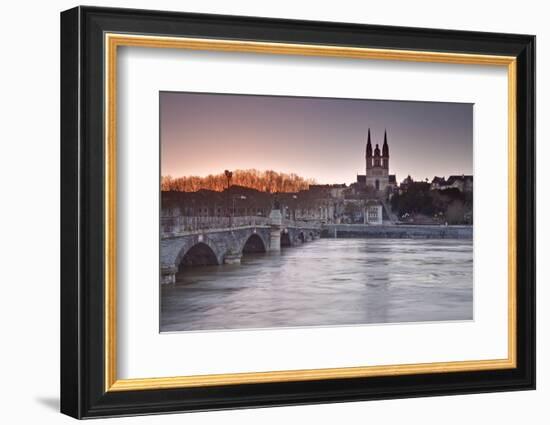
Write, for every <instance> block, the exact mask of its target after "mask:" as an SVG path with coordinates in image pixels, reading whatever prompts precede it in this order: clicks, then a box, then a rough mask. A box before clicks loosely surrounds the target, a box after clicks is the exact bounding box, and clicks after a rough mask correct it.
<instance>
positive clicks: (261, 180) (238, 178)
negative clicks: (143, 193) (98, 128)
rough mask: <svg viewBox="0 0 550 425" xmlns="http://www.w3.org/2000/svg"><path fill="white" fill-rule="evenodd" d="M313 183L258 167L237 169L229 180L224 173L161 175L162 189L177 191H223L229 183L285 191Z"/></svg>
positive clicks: (296, 189)
mask: <svg viewBox="0 0 550 425" xmlns="http://www.w3.org/2000/svg"><path fill="white" fill-rule="evenodd" d="M311 184H315V180H314V179H305V178H303V177H300V176H298V175H297V174H294V173H291V174H287V173H278V172H276V171H273V170H266V171H259V170H256V169H249V170H235V171H233V174H232V176H231V178H230V179H229V180H228V178H227V176H226V175H225V174H224V173H219V174H209V175H208V176H205V177H200V176H184V177H175V178H174V177H172V176H162V177H161V190H163V191H177V192H196V191H198V190H201V189H207V190H215V191H218V192H221V191H222V190H224V189H226V188H227V187H228V185H237V186H244V187H248V188H251V189H256V190H259V191H262V192H270V193H276V192H279V193H283V192H298V191H300V190H307V189H308V188H309V185H311Z"/></svg>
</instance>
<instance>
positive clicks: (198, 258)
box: [174, 239, 221, 269]
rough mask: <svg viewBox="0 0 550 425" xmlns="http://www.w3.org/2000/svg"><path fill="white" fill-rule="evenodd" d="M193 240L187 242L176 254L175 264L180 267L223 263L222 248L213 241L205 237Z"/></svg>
mask: <svg viewBox="0 0 550 425" xmlns="http://www.w3.org/2000/svg"><path fill="white" fill-rule="evenodd" d="M193 242H194V243H193ZM193 242H191V243H188V244H185V245H184V246H183V247H182V248H181V249H180V251H179V253H178V255H177V256H176V261H175V264H174V265H175V266H176V267H177V268H178V269H179V268H181V267H183V266H206V265H219V264H221V262H220V257H221V255H220V250H219V249H218V247H217V246H216V245H215V244H214V243H213V242H212V241H210V240H208V239H203V240H200V241H193Z"/></svg>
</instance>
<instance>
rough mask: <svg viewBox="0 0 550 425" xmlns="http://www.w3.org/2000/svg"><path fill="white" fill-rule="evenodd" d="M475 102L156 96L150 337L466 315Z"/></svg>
mask: <svg viewBox="0 0 550 425" xmlns="http://www.w3.org/2000/svg"><path fill="white" fill-rule="evenodd" d="M474 107H475V105H474V104H472V103H451V102H421V101H403V100H398V99H383V100H380V99H376V100H374V99H352V98H326V97H299V96H279V95H255V94H238V93H235V94H233V93H231V94H227V93H200V92H175V91H161V92H159V108H160V113H159V120H160V123H159V129H160V132H159V138H160V140H159V146H160V147H159V148H160V164H159V167H160V173H159V178H160V205H159V209H160V229H159V241H160V253H159V257H160V276H159V279H160V281H159V286H160V315H159V317H160V324H159V327H160V332H188V331H220V330H252V329H274V328H292V327H319V326H322V327H331V326H357V325H368V324H392V323H419V322H442V321H471V320H474V311H473V303H474V278H473V276H474V273H473V271H474V262H473V258H474V256H473V250H474V247H473V231H474V230H473V227H474V214H473V208H474V205H473V204H474V197H473V191H474V187H473V183H474V176H473V161H474V158H473V154H474V152H473V117H474Z"/></svg>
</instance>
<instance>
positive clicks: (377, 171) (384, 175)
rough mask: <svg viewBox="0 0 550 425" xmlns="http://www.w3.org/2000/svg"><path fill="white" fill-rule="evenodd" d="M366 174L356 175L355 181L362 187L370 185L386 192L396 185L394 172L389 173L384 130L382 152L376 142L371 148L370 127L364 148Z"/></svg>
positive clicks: (386, 137)
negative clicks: (365, 147)
mask: <svg viewBox="0 0 550 425" xmlns="http://www.w3.org/2000/svg"><path fill="white" fill-rule="evenodd" d="M365 159H366V163H367V165H366V174H365V175H358V176H357V183H358V184H359V185H360V186H363V187H370V188H373V189H375V190H376V191H377V192H386V190H387V188H394V187H395V186H396V180H395V174H389V169H390V148H389V146H388V135H387V132H386V131H385V130H384V144H383V145H382V152H380V148H379V147H378V143H377V144H376V146H375V148H374V151H373V149H372V143H371V136H370V128H369V132H368V135H367V149H366V155H365Z"/></svg>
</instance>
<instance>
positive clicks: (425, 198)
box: [391, 182, 473, 224]
mask: <svg viewBox="0 0 550 425" xmlns="http://www.w3.org/2000/svg"><path fill="white" fill-rule="evenodd" d="M391 207H392V210H393V211H394V212H396V213H397V214H398V215H399V217H403V216H404V215H424V216H427V217H440V218H441V219H442V220H445V221H446V222H447V223H449V224H471V223H472V210H473V200H472V193H464V192H461V191H459V190H458V189H456V188H452V189H445V190H430V184H429V183H424V182H414V183H411V184H409V185H408V187H407V190H406V191H403V192H402V193H399V194H395V195H393V196H392V198H391Z"/></svg>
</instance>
